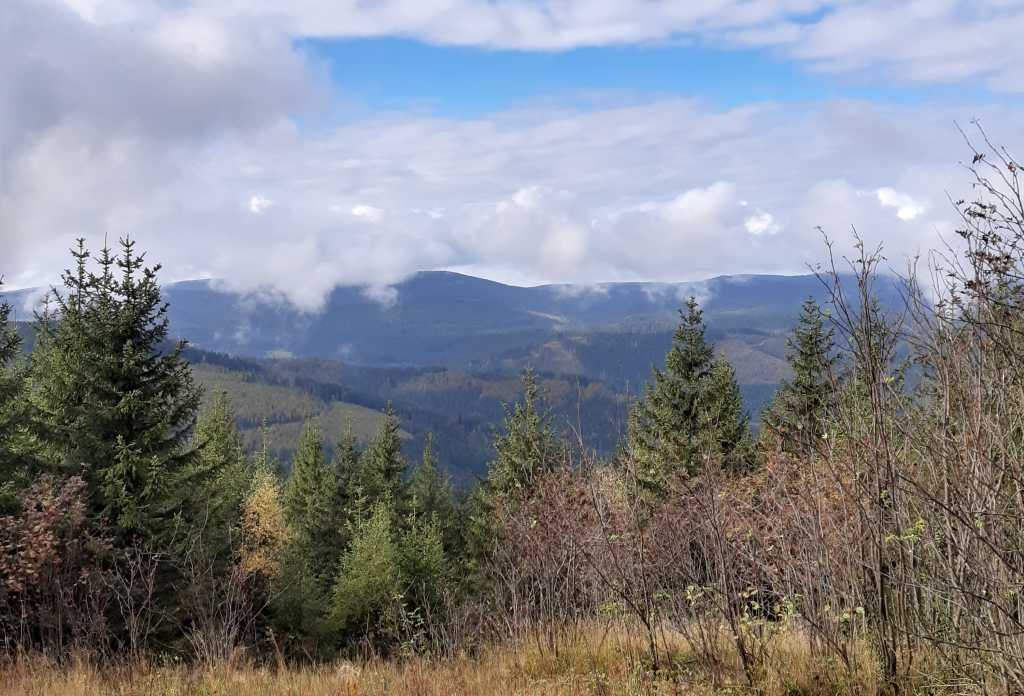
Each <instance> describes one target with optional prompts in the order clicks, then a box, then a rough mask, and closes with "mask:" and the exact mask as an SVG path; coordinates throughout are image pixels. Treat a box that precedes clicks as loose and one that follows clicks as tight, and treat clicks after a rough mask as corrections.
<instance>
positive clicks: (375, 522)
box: [331, 501, 402, 630]
mask: <svg viewBox="0 0 1024 696" xmlns="http://www.w3.org/2000/svg"><path fill="white" fill-rule="evenodd" d="M400 561H401V557H400V553H399V548H398V544H397V543H396V542H395V535H394V530H393V521H392V510H391V508H390V505H389V504H388V503H387V502H386V501H382V502H379V503H377V504H376V505H374V506H373V508H372V510H371V512H370V515H369V516H368V517H367V518H366V519H365V520H363V521H361V522H360V523H358V524H357V525H356V528H355V530H354V534H353V539H352V544H351V546H349V549H348V551H347V552H346V553H345V555H344V557H343V558H342V559H341V564H340V568H339V571H338V579H337V582H336V583H335V585H334V591H333V594H332V598H331V612H332V613H331V617H332V620H333V622H334V623H335V625H336V626H338V627H339V628H340V629H346V628H347V629H350V630H351V629H353V628H356V627H359V628H365V629H368V630H372V628H373V627H377V626H380V625H382V624H383V623H384V622H385V619H386V618H387V612H388V610H389V609H391V608H393V607H394V605H395V603H396V601H398V598H399V597H400V595H401V584H402V578H401V564H400Z"/></svg>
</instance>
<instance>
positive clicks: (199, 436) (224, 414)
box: [193, 392, 250, 558]
mask: <svg viewBox="0 0 1024 696" xmlns="http://www.w3.org/2000/svg"><path fill="white" fill-rule="evenodd" d="M193 446H194V447H195V449H196V466H197V469H198V470H199V471H200V472H202V473H203V474H204V475H205V476H206V477H207V480H208V484H207V486H206V489H205V491H204V495H203V500H202V502H201V505H202V506H203V509H201V510H199V511H197V512H198V514H200V515H202V517H203V518H204V519H205V521H206V535H205V536H206V538H207V540H208V542H209V544H210V550H211V552H212V553H214V554H216V555H217V556H219V557H221V558H227V557H228V556H229V552H230V550H231V549H230V541H231V535H232V533H233V531H234V530H235V528H236V527H237V525H238V521H239V515H240V513H241V509H242V502H243V500H244V499H245V496H246V493H247V492H248V489H249V484H250V476H249V471H248V466H247V464H246V461H245V454H244V451H243V447H242V436H241V434H240V433H239V432H238V429H237V428H236V427H235V415H234V411H233V410H232V408H231V401H230V399H229V398H228V395H227V393H225V392H218V393H217V395H216V396H215V397H214V399H213V402H212V403H211V404H210V405H209V407H208V408H207V409H206V410H205V411H204V412H203V413H202V414H201V415H200V417H199V420H198V422H197V423H196V431H195V436H194V438H193Z"/></svg>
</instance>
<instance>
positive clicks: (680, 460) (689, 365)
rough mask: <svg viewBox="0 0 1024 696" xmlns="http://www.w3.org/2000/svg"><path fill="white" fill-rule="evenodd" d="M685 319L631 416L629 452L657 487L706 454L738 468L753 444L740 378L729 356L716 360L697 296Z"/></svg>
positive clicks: (692, 466)
mask: <svg viewBox="0 0 1024 696" xmlns="http://www.w3.org/2000/svg"><path fill="white" fill-rule="evenodd" d="M680 317H681V321H680V324H679V327H678V328H677V329H676V332H675V334H674V336H673V340H672V347H671V349H670V350H669V352H668V354H667V355H666V356H665V369H664V370H659V369H658V368H654V370H653V381H652V383H651V384H649V385H648V387H647V390H646V392H645V393H644V397H643V398H642V399H641V400H640V401H638V402H637V404H636V405H635V406H634V408H633V410H632V412H631V414H630V422H629V445H630V450H631V453H632V455H633V456H634V457H635V458H636V460H637V463H638V465H639V467H638V468H639V475H640V479H641V481H642V482H643V483H645V484H646V485H648V486H650V487H653V488H659V487H660V486H661V485H663V484H664V482H665V480H666V479H667V478H668V477H669V476H670V475H671V474H673V473H674V472H676V471H683V472H687V473H693V472H695V471H696V470H697V469H698V468H699V466H700V464H701V462H702V461H703V460H704V457H707V456H710V457H718V458H720V459H721V461H722V463H723V464H724V465H732V466H736V465H738V464H739V460H740V459H742V458H743V457H744V456H746V455H745V451H746V449H747V448H748V447H749V434H748V429H747V421H746V416H745V415H744V413H743V410H742V400H741V398H740V396H739V388H738V386H737V385H736V379H735V376H734V374H733V372H732V369H731V368H730V367H729V365H728V363H727V362H726V361H725V360H724V359H718V360H716V359H715V355H714V351H713V350H712V348H711V346H710V345H709V344H708V342H707V340H706V338H705V326H704V314H703V312H702V311H701V309H700V307H699V306H698V305H697V301H696V300H695V299H694V298H692V297H691V298H690V299H689V301H688V302H687V303H686V311H685V312H682V311H680Z"/></svg>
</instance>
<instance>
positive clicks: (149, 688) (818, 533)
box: [0, 148, 1024, 694]
mask: <svg viewBox="0 0 1024 696" xmlns="http://www.w3.org/2000/svg"><path fill="white" fill-rule="evenodd" d="M990 159H991V161H990ZM974 167H975V173H976V176H977V182H976V183H977V187H978V190H979V191H980V195H981V200H979V201H975V202H961V203H960V204H959V206H960V211H961V213H962V220H963V227H962V229H961V231H960V236H961V239H962V242H963V248H962V254H961V256H959V257H956V258H945V257H939V256H937V257H935V259H934V260H933V265H932V267H931V268H930V269H929V270H930V271H931V272H932V273H931V280H930V282H929V284H928V285H927V286H922V285H921V284H920V282H919V279H920V278H922V277H925V276H926V275H927V274H926V273H924V272H921V271H920V270H914V272H912V273H910V274H908V278H907V280H906V286H905V299H906V303H905V307H904V309H903V311H902V312H900V313H891V312H885V311H883V310H882V309H881V306H880V304H879V303H878V302H877V300H876V297H875V294H874V291H873V288H874V287H875V285H874V284H875V278H876V274H877V272H878V268H879V264H880V263H881V261H882V259H881V257H880V255H879V253H878V252H873V251H872V250H868V249H865V248H863V246H862V245H860V246H859V247H858V248H859V256H858V257H857V258H854V259H852V260H850V261H849V268H850V271H851V272H852V276H849V275H845V274H844V273H841V271H842V270H845V268H844V267H843V265H842V264H843V261H842V260H840V259H835V258H833V259H832V263H831V265H829V266H827V267H826V268H825V269H824V270H823V271H822V273H821V279H822V282H823V283H824V285H825V286H826V287H827V288H828V290H829V293H830V296H831V302H830V304H829V306H828V307H825V308H823V307H819V306H818V305H817V304H815V303H814V302H813V301H808V302H807V303H806V304H805V305H804V307H803V310H802V312H801V315H800V321H799V324H798V326H797V327H796V328H795V330H794V332H793V335H792V337H791V340H790V350H789V361H790V365H791V368H792V371H793V376H792V379H791V380H790V381H788V382H786V383H785V384H783V386H782V387H781V389H780V390H779V393H778V395H777V396H776V398H775V400H774V401H773V403H772V404H771V406H770V408H769V409H768V410H767V411H766V412H765V414H764V416H763V419H762V420H763V427H762V429H761V432H760V433H759V435H758V436H757V437H755V435H754V434H753V433H752V432H751V429H750V427H749V423H748V417H747V414H745V413H744V412H743V409H742V400H741V398H740V394H739V389H738V387H737V384H736V378H735V374H734V372H733V370H732V367H731V366H730V365H729V363H728V361H727V360H725V359H724V358H723V357H722V356H721V355H718V354H716V353H715V351H714V350H713V349H712V347H711V346H710V345H709V344H708V342H707V341H706V340H705V327H704V321H703V315H702V312H701V309H700V307H699V306H698V305H697V303H696V302H695V301H693V300H691V301H690V302H688V303H687V305H686V307H685V309H684V310H683V311H682V312H681V321H680V325H679V328H678V330H677V331H676V334H675V337H674V341H673V345H672V348H671V350H670V351H669V353H668V355H667V356H666V359H665V364H664V367H663V368H660V369H656V370H655V371H654V374H653V376H652V380H651V382H650V384H649V386H648V388H647V390H646V391H645V393H644V394H643V395H642V396H641V397H640V398H639V399H638V400H637V401H636V403H635V404H633V406H632V409H631V412H630V418H629V427H628V433H627V435H626V437H625V438H624V439H623V441H622V442H621V443H620V446H619V447H618V449H617V451H616V452H615V454H614V455H613V456H611V457H607V458H602V457H599V456H597V455H596V454H595V453H594V451H593V450H591V449H590V448H588V447H587V443H586V442H585V441H584V439H583V438H582V437H580V436H579V435H578V434H576V435H574V433H573V432H572V431H571V429H561V428H557V427H555V424H554V423H553V422H552V419H551V417H550V415H549V414H548V411H547V409H546V407H545V399H544V394H543V390H542V389H541V388H540V386H539V385H538V383H537V381H536V380H535V379H534V378H533V376H532V374H530V373H529V372H527V373H526V374H525V375H524V380H523V387H524V389H523V397H522V399H521V400H520V401H519V402H517V403H515V404H513V405H510V406H509V407H508V408H507V411H506V416H505V420H504V425H503V428H502V429H501V431H500V432H499V433H497V434H496V437H495V440H494V453H495V454H494V457H493V460H492V461H491V462H489V464H488V469H487V471H488V473H487V476H486V478H485V479H483V480H482V481H480V482H479V483H478V485H476V486H474V487H473V488H472V489H470V490H468V491H465V492H460V493H456V492H455V491H453V489H452V486H451V485H450V484H449V482H448V480H447V478H446V476H445V475H444V473H443V466H442V464H441V462H439V461H438V459H437V456H436V454H435V451H434V449H433V443H432V441H431V440H430V439H429V438H428V439H427V442H426V446H425V448H424V451H423V453H422V456H421V457H420V459H419V461H417V462H415V463H410V462H408V461H407V460H406V458H405V456H404V455H403V453H402V430H401V421H400V416H399V414H396V413H395V412H394V411H393V410H392V409H391V408H390V407H388V408H387V409H385V411H384V413H383V414H382V415H381V416H380V420H379V421H378V428H377V430H376V432H375V433H374V434H373V436H372V438H371V439H370V441H369V443H368V444H367V445H366V446H365V447H364V446H361V445H360V440H359V438H357V437H356V435H355V433H354V430H353V428H352V427H348V428H345V429H344V430H343V432H342V434H341V436H340V437H339V438H338V441H337V442H336V443H332V444H333V448H330V449H331V452H332V453H331V455H330V456H328V454H327V452H328V449H329V448H328V447H327V444H326V443H325V442H324V438H323V435H322V432H323V429H322V425H321V424H320V423H319V422H318V421H317V420H316V419H310V420H309V421H308V422H307V423H306V425H305V426H304V427H303V429H302V432H301V434H300V435H299V437H298V444H297V446H296V451H295V455H294V457H293V458H292V460H291V462H290V463H289V464H288V466H282V465H281V463H279V462H277V461H275V460H274V458H273V457H272V456H271V455H270V452H271V448H270V447H269V446H268V443H267V439H266V437H264V438H263V441H262V443H261V446H258V447H256V448H254V450H253V451H251V452H249V453H247V452H246V448H245V447H244V445H243V440H242V437H241V435H240V434H239V431H238V429H237V427H238V423H237V418H236V415H235V412H234V409H233V406H232V403H231V400H230V399H229V398H228V396H227V395H226V394H220V395H217V396H216V397H215V398H214V399H213V400H212V405H211V406H210V407H209V408H208V409H206V410H205V411H204V412H203V414H202V416H201V417H198V416H197V414H198V412H199V404H200V396H201V394H200V390H199V389H198V388H197V386H196V383H195V381H194V376H193V374H192V371H191V368H190V367H189V365H188V363H187V362H185V361H184V359H183V357H182V349H183V346H181V345H179V346H171V345H169V344H168V343H167V341H166V338H167V320H166V307H165V306H164V305H163V304H162V301H161V295H160V290H159V286H158V284H157V282H156V272H157V269H150V268H146V267H145V266H144V264H143V260H142V258H141V257H140V256H138V255H137V254H136V252H135V251H134V247H133V245H132V243H131V242H129V241H125V242H123V243H122V248H121V251H120V253H119V254H118V255H116V256H115V255H113V254H112V253H111V252H110V251H109V250H106V249H104V250H102V251H101V252H100V254H99V257H98V259H97V260H96V261H97V263H93V261H92V259H91V257H90V255H89V254H88V252H87V251H86V250H85V249H84V247H83V246H82V245H80V246H79V248H78V249H77V250H75V252H74V255H75V256H74V259H75V263H74V265H73V267H72V269H71V270H70V271H68V272H67V273H66V274H65V277H64V289H63V290H62V291H60V292H56V291H55V293H54V296H53V298H52V304H51V305H50V306H49V307H47V308H46V309H45V310H44V311H43V312H42V313H41V314H40V316H39V317H38V321H37V329H36V333H37V337H38V339H37V343H36V345H35V347H34V350H33V352H32V354H31V355H24V354H21V353H20V350H19V345H18V339H17V337H16V336H15V335H14V334H13V333H12V332H10V331H8V330H6V329H4V328H3V326H0V365H2V366H3V367H4V369H3V371H2V373H0V484H2V487H0V494H2V496H0V505H2V507H3V509H2V510H0V512H2V513H3V514H2V519H0V637H2V646H0V647H2V650H3V656H2V657H3V659H4V663H3V664H4V666H3V671H2V679H3V680H4V686H5V690H6V691H8V692H11V693H60V692H61V691H62V690H63V691H66V692H72V693H79V692H90V691H93V692H97V693H109V692H118V691H119V690H120V691H121V692H122V693H181V692H185V693H188V692H196V693H203V692H206V693H240V692H242V691H256V692H263V693H318V692H320V693H339V692H340V693H347V692H351V693H394V692H402V691H406V692H413V693H431V692H441V691H443V692H445V693H450V692H453V691H454V692H457V693H494V692H499V693H500V692H502V690H504V692H507V693H522V692H537V693H578V692H581V691H588V690H589V691H592V692H595V693H651V692H653V693H657V692H665V693H678V692H684V693H701V692H720V691H721V690H730V689H731V690H734V691H739V692H742V691H754V692H758V693H779V694H783V693H786V694H790V693H804V694H818V693H821V694H825V693H829V694H835V693H850V694H853V693H899V692H926V693H950V694H953V693H1020V692H1021V691H1024V473H1022V472H1024V420H1022V415H1024V312H1022V309H1024V204H1022V203H1021V201H1022V200H1024V196H1022V191H1021V187H1020V185H1019V181H1018V178H1017V177H1018V172H1019V168H1018V165H1017V164H1016V163H1015V162H1014V161H1013V160H1011V159H1010V158H1009V156H1008V155H1007V154H1006V153H1004V152H1002V151H999V150H996V149H994V148H993V149H991V151H989V152H987V153H980V152H979V153H976V154H975V158H974ZM851 277H852V281H851V280H850V278H851ZM6 318H7V312H6V310H3V311H0V325H2V324H4V323H5V322H6Z"/></svg>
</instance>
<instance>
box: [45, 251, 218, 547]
mask: <svg viewBox="0 0 1024 696" xmlns="http://www.w3.org/2000/svg"><path fill="white" fill-rule="evenodd" d="M72 255H73V256H74V259H75V266H74V268H73V269H72V270H69V271H66V272H65V273H64V275H63V282H64V292H63V293H62V292H60V291H57V290H54V291H53V293H52V298H51V300H52V302H53V303H55V307H48V308H47V309H46V310H45V311H44V312H43V314H41V315H40V316H39V317H38V336H39V338H38V344H37V346H36V350H35V352H34V354H33V360H32V368H31V373H30V377H29V386H28V391H29V398H30V400H31V406H32V409H33V412H34V418H33V422H32V425H33V429H34V431H35V435H36V436H37V437H38V438H39V440H40V442H42V443H43V444H44V454H45V456H46V457H47V458H48V460H49V464H50V465H51V466H52V467H53V468H55V469H56V470H58V471H61V472H65V473H80V474H81V475H82V477H83V479H84V480H85V482H86V491H87V497H88V499H89V502H90V514H91V515H92V516H93V517H94V518H98V519H99V521H101V522H102V523H105V524H108V525H109V526H110V528H111V529H112V530H113V531H114V532H115V539H116V540H117V541H120V542H125V541H127V540H128V539H130V538H135V537H139V536H141V537H143V538H154V537H157V536H161V537H165V536H166V535H168V534H169V533H171V532H172V531H173V528H174V517H175V515H176V513H177V512H178V511H179V510H182V509H183V508H184V509H189V507H190V505H189V504H190V503H191V502H192V498H193V497H194V494H195V492H196V491H198V490H201V489H200V488H199V487H197V485H196V483H197V478H198V476H197V474H198V470H197V469H196V468H195V467H194V466H193V464H194V453H193V451H192V450H191V449H190V448H189V446H188V445H189V436H190V434H191V430H192V427H193V425H194V423H195V418H196V411H197V408H198V405H199V396H200V395H199V390H198V389H197V388H196V386H195V384H194V382H193V380H192V375H191V371H190V369H189V366H188V364H187V363H186V362H185V361H184V360H183V359H182V357H181V351H182V349H183V347H184V343H179V344H177V345H174V346H170V345H168V343H167V337H168V320H167V307H166V305H165V304H164V303H163V301H162V300H161V294H160V287H159V285H158V284H157V279H156V277H157V272H158V270H159V266H156V267H153V268H147V267H145V266H144V265H143V257H142V256H141V255H138V254H136V253H135V250H134V243H133V242H131V241H128V240H123V241H122V242H121V250H120V253H119V254H118V255H117V256H116V257H115V256H114V255H113V254H112V253H111V251H110V249H108V248H104V249H103V250H101V252H100V255H99V258H98V270H97V271H96V272H92V271H90V270H89V268H88V260H89V252H88V251H87V250H86V249H85V245H84V242H83V241H81V240H80V241H79V243H78V246H77V248H76V249H74V250H73V251H72ZM54 310H55V311H54Z"/></svg>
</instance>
